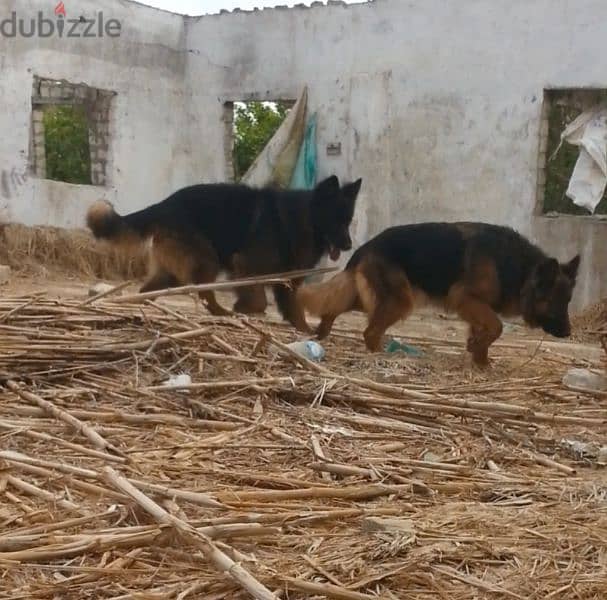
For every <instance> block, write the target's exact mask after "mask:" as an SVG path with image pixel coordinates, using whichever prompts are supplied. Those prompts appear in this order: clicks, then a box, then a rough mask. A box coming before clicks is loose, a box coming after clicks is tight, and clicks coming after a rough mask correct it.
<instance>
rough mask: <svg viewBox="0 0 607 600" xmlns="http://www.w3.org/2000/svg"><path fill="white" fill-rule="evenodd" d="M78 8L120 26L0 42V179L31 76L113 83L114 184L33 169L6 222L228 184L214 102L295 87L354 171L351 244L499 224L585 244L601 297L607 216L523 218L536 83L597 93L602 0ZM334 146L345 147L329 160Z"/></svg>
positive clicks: (70, 217)
mask: <svg viewBox="0 0 607 600" xmlns="http://www.w3.org/2000/svg"><path fill="white" fill-rule="evenodd" d="M5 4H6V2H5ZM8 4H9V5H12V7H15V6H18V8H17V10H18V11H19V12H20V13H24V12H30V13H31V14H35V12H36V11H37V10H39V9H42V10H45V11H47V10H48V6H49V5H48V2H47V0H27V1H25V2H23V1H22V0H20V1H17V0H10V1H9V2H8ZM51 4H52V3H51ZM66 6H67V9H68V11H71V10H75V9H72V7H73V6H75V4H72V3H66ZM78 7H79V10H82V11H83V12H84V14H87V15H88V14H91V13H94V12H96V11H98V10H103V11H104V13H105V14H106V15H107V16H108V18H110V17H113V18H118V19H120V20H121V21H122V23H123V33H122V36H121V37H120V38H119V39H118V40H113V39H112V40H111V39H104V40H54V41H40V42H38V43H35V42H33V41H32V40H21V41H15V40H5V39H2V38H0V71H1V73H2V77H1V78H0V106H2V107H3V108H4V109H5V110H4V111H2V112H1V113H0V131H1V132H2V134H3V140H4V143H3V144H2V145H0V175H1V172H2V170H5V171H7V172H10V171H11V170H12V169H16V170H17V171H19V172H22V173H23V172H26V167H27V154H28V139H29V118H30V93H31V79H32V76H33V75H34V74H35V75H39V76H41V77H57V78H65V79H68V80H70V81H75V82H80V81H83V82H85V83H88V84H90V85H93V86H96V87H101V88H107V89H112V90H115V91H116V92H118V96H117V97H116V99H115V104H114V110H113V112H112V118H113V143H112V148H111V151H112V155H111V159H112V160H111V164H110V168H109V176H110V182H111V185H109V186H108V187H107V188H105V189H104V188H93V187H88V186H69V185H66V184H60V183H53V182H49V181H40V180H34V179H32V178H31V176H28V178H27V180H26V182H25V184H23V185H18V186H15V187H16V189H11V194H10V197H8V198H6V197H1V194H0V200H2V207H1V211H0V218H2V219H3V220H16V221H21V222H24V223H27V224H39V223H48V224H55V225H62V226H79V225H81V223H82V217H83V214H84V211H85V210H86V207H87V205H88V203H89V202H90V201H91V200H92V199H94V198H96V197H99V196H105V197H108V198H110V199H112V200H115V202H116V204H117V205H118V207H119V208H120V209H122V210H132V209H135V208H139V207H141V206H144V205H146V204H149V203H151V202H154V201H157V200H159V199H161V198H162V197H163V196H165V195H166V194H168V193H169V192H171V191H173V190H174V189H175V188H177V187H180V186H183V185H186V184H189V183H192V182H196V181H220V180H223V179H225V177H226V174H227V173H226V161H225V153H224V149H225V148H224V146H225V143H224V125H223V122H222V116H223V103H224V102H225V101H229V100H244V99H248V98H261V99H264V98H267V99H278V98H295V97H296V96H297V95H298V93H299V92H300V90H301V88H302V86H303V85H308V88H309V100H310V109H311V110H317V111H318V113H319V127H318V135H319V139H318V142H319V156H320V163H321V164H320V168H321V175H326V174H329V173H336V174H338V175H339V176H340V177H342V178H344V179H353V178H356V177H363V179H364V183H363V191H362V194H361V202H360V205H359V210H358V212H357V215H356V224H355V239H356V241H357V242H358V243H362V242H363V241H365V240H366V239H368V237H369V236H371V235H373V234H375V233H377V232H378V231H380V230H381V229H383V228H385V227H386V226H388V225H392V224H396V223H407V222H413V221H424V220H434V219H444V220H456V219H475V220H485V221H490V222H496V223H506V224H510V225H512V226H514V227H516V228H518V229H520V230H521V231H522V232H523V233H526V234H528V235H530V236H532V237H533V238H534V239H536V240H537V241H539V242H540V243H541V244H542V245H543V246H544V247H545V248H546V250H548V251H550V252H553V253H555V254H556V255H557V256H558V257H559V258H563V259H565V258H569V257H570V255H572V254H573V253H574V252H576V251H581V252H582V254H583V258H584V260H583V263H582V265H583V266H582V281H581V284H580V286H579V288H578V292H577V296H576V306H578V307H579V306H582V305H583V304H586V303H589V302H593V301H595V300H596V299H597V298H598V297H599V296H601V295H602V296H605V295H607V223H605V222H599V221H597V220H596V219H590V218H588V219H586V218H576V217H560V218H557V219H547V218H544V217H540V216H536V212H537V211H536V183H537V181H536V178H537V152H538V135H539V125H540V118H541V105H542V93H543V89H544V88H547V87H589V86H597V87H607V73H606V71H605V69H604V66H603V61H602V60H601V57H602V56H604V54H605V51H606V50H607V37H605V35H604V27H605V26H604V23H605V22H607V3H605V2H604V1H603V0H577V1H576V2H575V3H573V2H569V1H568V0H511V1H510V2H501V1H499V0H459V1H456V0H375V2H372V3H369V4H360V5H347V6H346V5H339V4H337V5H332V6H329V7H323V6H318V7H314V8H294V9H288V10H286V9H274V10H263V11H257V12H253V13H247V12H241V13H233V14H224V15H215V16H206V17H201V18H184V17H180V16H177V15H171V14H168V13H163V12H161V11H156V10H154V9H150V8H146V7H142V6H140V5H137V4H135V3H131V2H128V1H127V0H99V1H95V2H93V1H92V0H82V1H81V2H79V3H78ZM80 7H84V8H80ZM10 10H12V8H11V7H10V6H9V8H8V9H6V10H5V9H4V8H2V9H1V10H0V13H4V12H7V13H8V12H10ZM0 18H1V17H0ZM333 142H340V143H341V145H342V155H341V156H337V157H332V156H326V153H325V148H326V145H327V144H329V143H333Z"/></svg>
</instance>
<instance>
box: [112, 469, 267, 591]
mask: <svg viewBox="0 0 607 600" xmlns="http://www.w3.org/2000/svg"><path fill="white" fill-rule="evenodd" d="M103 473H104V475H105V477H106V479H107V481H108V482H109V483H111V484H112V485H113V486H114V487H115V488H116V489H118V490H120V491H121V492H123V493H124V494H126V495H127V496H129V497H130V498H132V499H133V500H134V501H135V502H137V504H139V506H141V508H143V509H144V510H145V511H147V512H148V513H149V514H150V515H152V516H153V517H154V518H155V519H156V520H157V521H158V522H159V523H161V524H164V525H171V526H172V527H174V528H175V530H176V531H177V532H179V533H180V534H181V535H182V536H183V538H184V539H185V540H187V541H188V542H190V543H191V544H192V545H194V546H197V547H198V548H200V551H201V552H202V554H203V556H204V557H205V558H206V559H207V560H208V561H209V562H210V563H211V564H212V565H213V566H214V567H215V568H216V569H217V570H218V571H220V572H221V573H225V574H226V575H228V576H229V577H231V578H232V579H233V580H234V581H236V582H237V583H238V584H239V585H240V586H241V587H242V588H243V589H244V590H246V591H247V592H249V593H250V594H251V595H252V596H253V598H257V599H258V600H278V597H277V596H276V595H275V594H273V593H272V592H271V591H270V590H269V589H268V588H266V587H265V586H264V585H263V584H262V583H260V582H259V581H257V579H255V578H254V577H253V576H252V575H251V574H250V573H249V572H248V571H247V570H246V569H244V568H243V567H242V566H240V565H239V564H237V563H235V562H234V561H233V560H232V559H231V558H230V557H229V556H228V555H227V554H225V552H222V551H221V550H220V549H219V548H218V547H217V546H216V545H215V544H214V543H213V541H212V540H211V539H210V538H209V537H208V536H207V535H205V534H204V533H201V532H200V531H198V530H197V529H195V528H194V527H192V526H191V525H190V524H189V523H186V522H185V521H182V520H181V519H179V518H177V517H175V516H173V515H171V514H169V513H168V512H167V511H166V510H164V508H162V507H161V506H159V505H158V504H156V503H155V502H154V501H153V500H151V499H150V498H148V497H147V496H146V495H145V494H144V493H143V492H140V491H139V490H138V489H137V488H136V487H135V486H134V485H133V484H131V483H130V482H129V481H128V480H127V479H125V478H124V477H123V476H122V475H120V474H119V473H117V472H116V471H115V470H114V469H112V467H105V468H104V469H103Z"/></svg>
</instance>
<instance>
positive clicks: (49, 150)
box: [44, 106, 91, 184]
mask: <svg viewBox="0 0 607 600" xmlns="http://www.w3.org/2000/svg"><path fill="white" fill-rule="evenodd" d="M44 140H45V150H46V176H47V178H48V179H53V180H55V181H65V182H67V183H78V184H90V183H91V152H90V148H89V125H88V119H87V116H86V113H85V111H84V108H82V107H79V106H54V107H51V108H48V109H47V110H46V111H45V112H44Z"/></svg>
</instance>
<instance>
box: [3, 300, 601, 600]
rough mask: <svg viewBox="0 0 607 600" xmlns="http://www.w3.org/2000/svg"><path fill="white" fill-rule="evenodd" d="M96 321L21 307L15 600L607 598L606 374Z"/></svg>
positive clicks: (239, 324)
mask: <svg viewBox="0 0 607 600" xmlns="http://www.w3.org/2000/svg"><path fill="white" fill-rule="evenodd" d="M83 300H84V299H83V298H75V299H67V300H66V299H64V300H56V299H52V298H48V297H46V296H44V295H35V296H27V297H23V296H22V297H7V296H4V297H2V298H0V356H1V373H0V376H1V382H2V391H1V393H2V402H0V440H1V444H0V469H1V470H0V493H1V494H2V502H0V522H1V523H2V527H1V531H0V569H1V571H2V577H1V578H0V598H4V599H8V598H15V599H16V598H33V599H38V598H40V599H42V598H74V599H76V598H88V597H95V598H112V599H114V600H116V599H118V598H124V599H126V598H154V599H156V598H163V599H165V598H169V599H174V600H177V599H179V600H186V599H188V598H205V599H207V600H208V599H213V598H216V599H218V600H219V599H222V598H234V599H238V598H251V597H253V598H264V599H265V598H268V599H270V598H284V599H287V598H289V599H291V600H293V599H300V598H336V599H337V598H344V599H348V600H350V599H351V600H359V599H364V600H371V599H372V598H386V599H394V598H399V599H400V598H403V599H413V598H422V599H423V598H428V599H430V598H432V599H434V598H449V599H450V600H451V599H453V600H464V599H468V598H519V599H520V598H525V599H530V598H537V599H540V598H581V599H591V598H597V599H598V598H604V597H606V596H607V561H606V560H605V539H607V492H606V491H605V473H604V471H603V468H602V467H601V466H600V464H599V463H598V461H597V460H596V459H595V458H593V456H592V455H590V454H588V455H582V454H580V453H573V452H572V451H571V445H567V444H565V443H564V440H577V441H579V442H582V443H584V444H588V445H589V447H590V446H592V447H600V446H601V445H606V444H607V410H606V408H605V403H604V398H600V397H597V396H595V395H592V394H586V393H582V392H573V391H571V390H568V389H566V388H565V387H564V386H563V385H562V384H561V378H562V375H563V373H564V372H565V371H566V370H567V369H568V368H569V367H571V366H586V367H590V368H595V367H600V366H601V362H602V357H600V354H599V355H598V356H599V357H600V358H597V360H596V361H595V360H594V359H589V358H588V357H587V355H586V354H585V355H584V356H583V357H582V358H579V357H578V355H576V354H575V352H574V350H573V348H574V346H563V345H562V344H553V343H552V342H551V341H549V340H547V341H545V342H544V343H543V344H542V346H541V348H540V349H539V351H537V353H536V354H535V355H533V353H534V351H535V350H536V347H537V342H536V341H535V340H529V339H527V338H526V337H524V336H519V337H518V338H517V339H516V340H515V341H514V342H513V341H508V342H501V343H498V344H497V345H496V346H495V348H494V349H493V358H494V366H493V368H492V370H491V371H489V372H487V373H483V372H480V371H477V370H475V369H474V368H472V367H471V366H470V365H469V364H468V363H467V362H465V360H464V359H463V358H462V354H463V347H462V344H461V343H460V342H459V341H455V339H454V338H451V337H449V336H448V335H447V333H445V335H444V336H443V337H441V334H440V331H439V330H437V333H434V336H433V337H432V336H424V335H421V336H418V337H412V338H410V339H411V340H412V343H414V344H418V345H419V346H420V348H422V349H423V351H424V356H423V357H422V358H418V359H412V358H409V357H407V356H404V355H398V354H394V355H387V354H376V355H372V354H369V353H367V352H366V351H365V350H364V347H363V345H362V343H361V337H360V330H359V327H358V325H356V322H355V321H350V323H352V325H351V326H350V327H349V328H347V329H344V328H341V329H340V328H337V329H336V331H335V335H334V336H332V338H331V339H330V340H328V341H327V342H326V343H325V347H326V350H327V359H326V360H325V361H324V362H323V363H322V364H320V365H316V364H313V363H309V362H308V361H305V360H302V359H301V357H298V356H297V355H294V354H293V353H289V352H288V348H287V346H286V344H288V342H290V341H293V340H294V339H297V335H296V334H295V332H294V331H293V330H292V329H291V328H290V327H287V326H285V325H283V324H281V323H275V322H271V321H270V320H251V319H244V318H243V319H241V318H237V317H228V318H213V317H210V316H209V315H207V314H205V313H203V312H196V311H195V310H194V307H193V306H191V305H189V304H183V303H178V302H173V301H172V302H170V303H169V302H168V301H167V300H166V299H163V298H158V299H156V300H154V301H150V300H149V299H147V300H146V301H145V302H143V303H139V304H130V303H118V302H115V301H114V300H113V299H112V296H111V295H110V296H108V297H104V298H98V299H95V300H93V301H91V302H89V303H87V304H84V302H83ZM140 300H141V299H140ZM406 327H409V325H406ZM448 329H449V326H448V325H447V324H446V325H444V331H445V332H448ZM575 348H577V347H575ZM589 348H590V347H589ZM598 348H599V346H598V344H597V342H593V346H592V347H591V348H590V350H592V351H595V350H597V349H598ZM568 349H569V351H567V350H568ZM532 355H533V359H532V360H530V359H529V357H530V356H532ZM590 355H591V356H596V355H597V354H596V353H594V354H592V353H591V354H590ZM580 356H581V355H580ZM180 373H188V374H189V375H190V376H191V378H192V383H191V384H186V385H182V386H181V387H179V388H174V387H170V386H167V384H166V382H167V381H168V380H169V378H170V377H171V376H172V375H177V374H180Z"/></svg>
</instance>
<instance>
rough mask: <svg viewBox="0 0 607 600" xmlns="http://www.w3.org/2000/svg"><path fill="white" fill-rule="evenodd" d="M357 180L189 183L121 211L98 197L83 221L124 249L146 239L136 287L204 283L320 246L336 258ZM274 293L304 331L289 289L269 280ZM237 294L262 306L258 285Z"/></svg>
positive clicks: (298, 260) (296, 264)
mask: <svg viewBox="0 0 607 600" xmlns="http://www.w3.org/2000/svg"><path fill="white" fill-rule="evenodd" d="M360 186H361V180H360V179H359V180H358V181H356V182H354V183H351V184H348V185H344V186H343V187H340V185H339V181H338V179H337V177H335V176H331V177H329V178H328V179H326V180H324V181H322V182H321V183H319V184H318V185H317V186H316V188H315V189H314V190H312V191H280V190H276V189H268V188H266V189H255V188H250V187H247V186H243V185H232V184H208V185H195V186H191V187H187V188H184V189H181V190H179V191H177V192H175V193H174V194H172V195H171V196H169V197H168V198H166V199H165V200H163V201H162V202H159V203H158V204H154V205H153V206H150V207H148V208H146V209H144V210H141V211H138V212H135V213H132V214H129V215H126V216H120V215H118V214H117V213H116V212H115V211H114V209H113V207H112V206H111V205H110V204H108V203H107V202H103V201H100V202H97V203H95V204H94V205H93V206H92V207H91V208H90V210H89V212H88V215H87V224H88V227H89V228H90V229H91V231H92V232H93V234H94V235H95V237H96V238H98V239H102V240H106V241H108V242H110V243H111V244H114V245H118V246H121V247H122V248H124V249H125V250H126V251H127V252H129V251H133V250H134V249H135V248H136V247H140V246H141V245H142V244H143V243H145V242H148V241H150V240H151V241H152V245H151V259H152V260H151V263H152V265H151V273H150V277H149V279H148V281H147V283H146V284H145V285H144V286H143V287H142V288H141V291H152V290H157V289H162V288H165V287H173V286H177V285H187V284H190V283H210V282H212V281H214V280H215V279H216V278H217V276H218V274H219V273H220V272H221V271H226V272H228V273H229V274H230V275H231V276H233V277H246V276H254V275H265V274H269V273H278V272H284V271H291V270H299V269H309V268H313V267H314V266H316V265H317V264H318V262H319V261H320V259H321V258H322V257H323V256H324V255H325V254H327V253H328V254H330V255H331V258H332V259H333V260H337V258H338V257H339V252H340V251H342V250H349V249H351V247H352V242H351V239H350V233H349V227H350V223H351V221H352V218H353V215H354V208H355V203H356V198H357V196H358V192H359V190H360ZM298 283H300V282H295V287H297V285H298ZM274 295H275V298H276V301H277V304H278V308H279V310H280V311H281V313H282V315H283V316H284V317H285V318H286V319H287V320H289V321H290V322H291V323H292V324H294V325H295V326H296V327H298V328H300V329H302V330H304V331H305V330H306V322H305V316H304V315H303V313H300V312H299V311H298V307H297V303H296V302H295V294H294V292H293V291H291V290H289V289H288V288H286V287H285V286H276V287H274ZM237 296H238V300H237V302H236V304H235V305H234V309H235V310H236V311H238V312H249V313H252V312H263V311H265V308H266V297H265V291H264V288H263V287H260V286H252V287H249V288H239V290H238V291H237ZM201 298H202V299H203V301H204V302H205V303H206V305H207V308H208V309H209V311H210V312H211V313H213V314H216V315H223V314H227V313H228V311H226V310H225V309H224V308H223V307H221V306H220V305H219V304H218V302H217V300H216V298H215V295H214V293H213V292H205V293H203V294H201Z"/></svg>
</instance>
